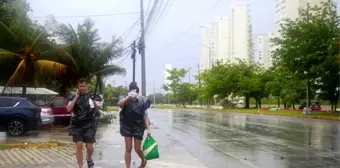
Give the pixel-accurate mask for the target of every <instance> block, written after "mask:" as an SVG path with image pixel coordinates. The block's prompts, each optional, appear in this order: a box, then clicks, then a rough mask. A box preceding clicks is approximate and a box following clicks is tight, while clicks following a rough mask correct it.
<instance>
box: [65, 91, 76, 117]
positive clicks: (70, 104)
mask: <svg viewBox="0 0 340 168" xmlns="http://www.w3.org/2000/svg"><path fill="white" fill-rule="evenodd" d="M78 97H79V92H78V89H77V91H76V95H75V96H74V98H73V100H72V101H70V102H69V103H68V104H67V106H66V110H67V112H71V111H72V110H73V107H74V105H75V104H76V101H77V99H78Z"/></svg>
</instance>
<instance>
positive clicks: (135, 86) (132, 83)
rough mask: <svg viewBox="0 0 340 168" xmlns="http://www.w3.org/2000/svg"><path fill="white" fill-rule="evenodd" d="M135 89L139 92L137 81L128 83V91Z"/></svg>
mask: <svg viewBox="0 0 340 168" xmlns="http://www.w3.org/2000/svg"><path fill="white" fill-rule="evenodd" d="M131 90H136V92H137V93H139V87H138V86H137V82H131V83H130V85H129V91H131Z"/></svg>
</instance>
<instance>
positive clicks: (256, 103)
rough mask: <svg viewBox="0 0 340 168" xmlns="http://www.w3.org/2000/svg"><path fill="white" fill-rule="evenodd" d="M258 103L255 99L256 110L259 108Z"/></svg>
mask: <svg viewBox="0 0 340 168" xmlns="http://www.w3.org/2000/svg"><path fill="white" fill-rule="evenodd" d="M258 103H259V102H258V100H257V99H255V107H256V108H258V107H259V106H258Z"/></svg>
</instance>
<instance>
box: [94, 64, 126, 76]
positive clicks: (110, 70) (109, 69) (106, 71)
mask: <svg viewBox="0 0 340 168" xmlns="http://www.w3.org/2000/svg"><path fill="white" fill-rule="evenodd" d="M93 75H100V76H104V77H105V76H109V75H123V76H125V75H126V70H125V69H124V68H122V67H119V66H117V65H105V66H104V67H103V68H102V70H99V71H97V72H94V73H93Z"/></svg>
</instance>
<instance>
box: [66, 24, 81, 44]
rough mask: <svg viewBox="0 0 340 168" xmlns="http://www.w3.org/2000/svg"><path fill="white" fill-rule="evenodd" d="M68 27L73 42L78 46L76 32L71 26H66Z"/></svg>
mask: <svg viewBox="0 0 340 168" xmlns="http://www.w3.org/2000/svg"><path fill="white" fill-rule="evenodd" d="M68 27H69V29H70V31H71V33H72V35H73V39H74V40H75V42H76V43H77V44H79V39H78V35H77V33H76V31H75V30H74V28H73V27H72V25H71V24H68Z"/></svg>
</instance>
